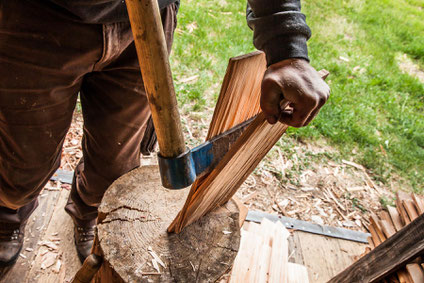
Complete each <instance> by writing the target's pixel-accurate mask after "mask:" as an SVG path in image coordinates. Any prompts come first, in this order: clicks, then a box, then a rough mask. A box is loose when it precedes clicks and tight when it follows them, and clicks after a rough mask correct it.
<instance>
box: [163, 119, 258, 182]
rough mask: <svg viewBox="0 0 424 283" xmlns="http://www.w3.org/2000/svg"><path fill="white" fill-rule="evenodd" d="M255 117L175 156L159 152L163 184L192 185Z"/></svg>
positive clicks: (213, 166) (219, 159)
mask: <svg viewBox="0 0 424 283" xmlns="http://www.w3.org/2000/svg"><path fill="white" fill-rule="evenodd" d="M253 119H254V118H251V119H249V120H247V121H245V122H243V123H241V124H239V125H237V126H235V127H233V128H231V129H229V130H228V131H226V132H224V133H222V134H219V135H217V136H215V137H213V138H212V139H210V140H208V141H206V142H205V143H203V144H201V145H199V146H197V147H195V148H193V149H191V150H187V151H186V152H184V153H183V154H181V155H179V156H177V157H175V158H164V157H162V156H161V155H160V153H159V154H158V161H159V171H160V175H161V179H162V185H163V186H164V187H165V188H168V189H173V190H178V189H183V188H186V187H188V186H190V185H191V184H192V183H193V182H194V181H195V180H196V178H197V177H200V176H202V175H204V174H206V173H209V172H211V171H212V170H213V169H214V168H215V167H216V165H218V163H219V161H221V159H222V158H223V157H224V155H225V154H226V153H227V152H228V150H229V149H230V147H231V146H232V145H233V144H234V142H235V141H236V140H237V139H238V138H239V137H240V136H241V134H242V133H243V131H244V130H245V129H246V127H247V126H248V125H249V124H250V123H251V122H252V121H253Z"/></svg>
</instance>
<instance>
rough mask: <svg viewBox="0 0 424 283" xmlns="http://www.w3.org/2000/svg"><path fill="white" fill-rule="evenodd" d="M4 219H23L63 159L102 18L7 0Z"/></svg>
mask: <svg viewBox="0 0 424 283" xmlns="http://www.w3.org/2000/svg"><path fill="white" fill-rule="evenodd" d="M0 11H1V12H0V222H6V223H15V224H19V223H23V222H25V221H26V220H27V219H28V217H29V215H30V214H31V212H32V211H33V210H34V209H35V207H36V206H37V200H36V199H37V197H38V195H39V193H40V191H41V190H42V188H43V187H44V185H45V184H46V182H47V181H48V180H49V178H50V176H51V175H52V174H53V173H54V172H55V170H56V169H57V168H58V167H59V164H60V154H61V149H62V145H63V141H64V138H65V135H66V132H67V130H68V128H69V125H70V123H71V120H72V114H73V110H74V107H75V103H76V99H77V94H78V91H79V89H80V86H81V83H82V76H83V74H85V73H87V72H90V71H91V70H92V68H93V66H94V64H95V62H96V61H98V59H99V58H100V54H101V50H102V34H101V26H96V25H87V26H89V28H87V27H86V26H85V25H82V24H78V23H73V22H70V21H66V20H65V19H63V18H61V17H60V16H59V15H56V14H55V13H52V12H50V11H48V10H45V9H44V8H43V7H41V6H38V5H37V4H34V3H29V2H26V1H1V2H0Z"/></svg>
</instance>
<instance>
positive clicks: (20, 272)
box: [0, 187, 81, 283]
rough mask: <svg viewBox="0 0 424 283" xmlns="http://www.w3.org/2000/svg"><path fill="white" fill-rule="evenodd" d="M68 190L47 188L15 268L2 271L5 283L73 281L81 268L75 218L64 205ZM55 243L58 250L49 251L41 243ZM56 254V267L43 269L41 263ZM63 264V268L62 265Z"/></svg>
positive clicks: (0, 271)
mask: <svg viewBox="0 0 424 283" xmlns="http://www.w3.org/2000/svg"><path fill="white" fill-rule="evenodd" d="M68 195H69V191H68V190H66V189H61V188H60V187H59V188H57V189H56V188H50V189H45V190H44V191H43V192H42V194H41V196H40V197H39V202H40V204H39V206H38V208H37V209H36V210H35V211H34V213H33V214H32V215H31V217H30V219H29V221H28V224H27V226H26V228H25V238H24V239H25V241H24V247H23V249H22V252H21V254H22V255H23V256H24V257H26V258H24V257H22V256H20V257H19V259H18V261H17V262H16V264H15V265H13V266H12V267H8V268H2V269H0V282H1V283H22V282H39V283H45V282H52V283H53V282H54V283H56V282H69V281H70V280H71V278H72V277H73V275H74V274H75V273H76V272H77V270H78V269H79V268H80V266H81V264H80V262H79V259H78V256H77V253H76V250H75V245H74V236H73V223H72V219H71V218H70V217H69V216H68V215H67V214H66V212H65V210H64V205H65V204H66V201H67V199H68ZM43 241H53V242H54V243H55V244H56V246H57V249H56V250H51V251H49V253H46V251H47V250H48V249H47V248H46V247H45V246H41V245H39V244H38V243H40V242H43ZM52 254H53V256H54V254H56V255H57V256H56V261H55V262H54V264H53V265H52V266H49V267H47V268H45V269H42V267H41V264H42V263H43V262H45V261H46V260H47V258H48V257H51V256H52ZM58 261H60V267H59V264H58Z"/></svg>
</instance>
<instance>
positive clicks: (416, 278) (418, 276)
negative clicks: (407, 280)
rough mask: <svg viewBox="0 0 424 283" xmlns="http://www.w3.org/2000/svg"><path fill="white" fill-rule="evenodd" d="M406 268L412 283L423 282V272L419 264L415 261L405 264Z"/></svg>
mask: <svg viewBox="0 0 424 283" xmlns="http://www.w3.org/2000/svg"><path fill="white" fill-rule="evenodd" d="M406 270H407V271H408V273H409V276H410V277H411V279H412V282H414V283H423V282H424V272H423V270H422V269H421V266H420V265H419V264H417V263H412V264H407V265H406Z"/></svg>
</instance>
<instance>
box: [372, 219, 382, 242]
mask: <svg viewBox="0 0 424 283" xmlns="http://www.w3.org/2000/svg"><path fill="white" fill-rule="evenodd" d="M370 222H371V225H372V226H373V227H374V230H375V232H376V233H377V235H378V237H379V238H380V241H381V242H384V241H385V240H386V236H384V233H383V231H382V229H381V225H380V219H378V217H377V216H376V215H375V214H371V217H370Z"/></svg>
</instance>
